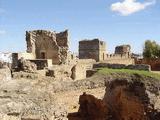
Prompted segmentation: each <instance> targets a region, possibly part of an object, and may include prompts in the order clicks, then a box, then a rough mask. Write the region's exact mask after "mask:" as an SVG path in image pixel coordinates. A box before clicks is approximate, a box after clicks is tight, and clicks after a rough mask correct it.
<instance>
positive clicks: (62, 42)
mask: <svg viewBox="0 0 160 120" xmlns="http://www.w3.org/2000/svg"><path fill="white" fill-rule="evenodd" d="M26 42H27V52H28V53H32V55H33V56H34V58H35V59H51V60H52V63H53V64H60V63H65V62H66V60H67V53H68V49H69V46H68V31H67V30H66V31H64V32H60V33H55V32H50V31H45V30H35V31H27V32H26Z"/></svg>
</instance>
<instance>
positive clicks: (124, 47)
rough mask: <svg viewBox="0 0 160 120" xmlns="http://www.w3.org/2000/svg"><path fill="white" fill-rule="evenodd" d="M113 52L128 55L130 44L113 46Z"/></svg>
mask: <svg viewBox="0 0 160 120" xmlns="http://www.w3.org/2000/svg"><path fill="white" fill-rule="evenodd" d="M115 54H121V55H128V56H129V55H130V54H131V46H130V45H120V46H117V47H116V48H115Z"/></svg>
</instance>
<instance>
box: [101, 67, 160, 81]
mask: <svg viewBox="0 0 160 120" xmlns="http://www.w3.org/2000/svg"><path fill="white" fill-rule="evenodd" d="M98 73H102V74H111V73H127V74H130V75H132V74H139V75H143V76H148V77H152V78H156V79H158V80H160V74H157V73H153V72H150V71H143V70H130V69H109V68H100V69H99V70H98Z"/></svg>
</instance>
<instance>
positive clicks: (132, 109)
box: [74, 75, 160, 120]
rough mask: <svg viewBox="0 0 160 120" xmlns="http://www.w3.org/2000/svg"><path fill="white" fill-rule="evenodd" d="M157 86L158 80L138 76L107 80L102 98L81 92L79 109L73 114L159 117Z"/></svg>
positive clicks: (131, 119)
mask: <svg viewBox="0 0 160 120" xmlns="http://www.w3.org/2000/svg"><path fill="white" fill-rule="evenodd" d="M159 87H160V82H159V81H155V80H154V79H153V80H152V79H149V78H148V80H147V79H146V78H143V77H142V76H139V75H137V76H136V75H135V76H132V78H131V79H108V80H106V93H105V95H104V98H103V100H99V99H97V98H95V97H94V96H92V95H87V94H83V95H81V96H80V99H79V102H80V108H79V111H78V113H77V114H75V116H74V117H75V118H76V117H77V118H79V120H89V119H92V120H159V118H160V91H159ZM86 118H87V119H86Z"/></svg>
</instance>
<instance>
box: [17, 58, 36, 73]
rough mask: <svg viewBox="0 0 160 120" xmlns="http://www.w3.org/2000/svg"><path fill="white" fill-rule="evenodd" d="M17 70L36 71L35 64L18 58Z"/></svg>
mask: <svg viewBox="0 0 160 120" xmlns="http://www.w3.org/2000/svg"><path fill="white" fill-rule="evenodd" d="M18 69H19V71H24V72H28V73H35V72H36V71H37V66H36V64H34V63H32V62H30V61H29V60H25V59H23V58H22V59H20V60H19V62H18Z"/></svg>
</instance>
